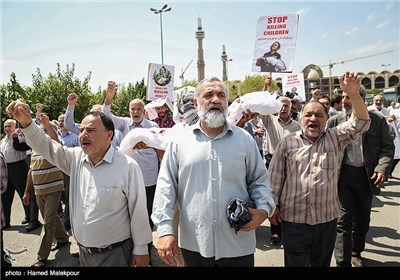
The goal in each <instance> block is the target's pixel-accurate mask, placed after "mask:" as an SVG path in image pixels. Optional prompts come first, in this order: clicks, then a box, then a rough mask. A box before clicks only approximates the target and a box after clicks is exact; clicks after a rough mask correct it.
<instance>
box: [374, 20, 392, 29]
mask: <svg viewBox="0 0 400 280" xmlns="http://www.w3.org/2000/svg"><path fill="white" fill-rule="evenodd" d="M388 23H389V20H385V21H384V22H382V23H380V24H378V25H377V26H376V29H381V28H382V27H385V26H386V25H388Z"/></svg>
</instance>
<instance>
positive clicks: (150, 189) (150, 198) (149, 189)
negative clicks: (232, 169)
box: [146, 185, 156, 231]
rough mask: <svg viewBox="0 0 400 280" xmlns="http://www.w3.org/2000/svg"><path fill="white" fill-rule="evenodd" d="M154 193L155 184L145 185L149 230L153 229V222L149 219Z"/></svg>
mask: <svg viewBox="0 0 400 280" xmlns="http://www.w3.org/2000/svg"><path fill="white" fill-rule="evenodd" d="M155 193H156V185H153V186H149V187H147V186H146V200H147V214H148V215H149V223H150V228H151V231H153V227H154V223H153V221H152V220H151V213H152V212H153V201H154V195H155Z"/></svg>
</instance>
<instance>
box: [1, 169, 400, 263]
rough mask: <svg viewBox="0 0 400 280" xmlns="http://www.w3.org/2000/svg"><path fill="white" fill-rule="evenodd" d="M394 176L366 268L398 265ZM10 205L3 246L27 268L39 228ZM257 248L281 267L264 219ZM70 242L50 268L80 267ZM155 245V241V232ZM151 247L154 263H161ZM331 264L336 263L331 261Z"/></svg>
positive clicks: (376, 219) (398, 189)
mask: <svg viewBox="0 0 400 280" xmlns="http://www.w3.org/2000/svg"><path fill="white" fill-rule="evenodd" d="M394 176H395V177H394V178H391V179H389V181H388V182H387V184H386V187H385V188H384V189H382V192H381V194H380V195H379V196H377V197H375V198H374V201H373V208H372V218H371V227H370V231H369V234H368V237H367V244H366V249H365V252H364V253H363V257H364V258H365V264H366V265H367V266H369V267H400V165H398V166H397V168H396V170H395V172H394ZM15 197H16V200H15V202H14V204H13V207H14V208H13V212H12V217H11V224H12V227H11V228H9V229H7V230H5V231H4V247H5V248H7V249H8V250H10V251H12V252H18V251H24V252H23V253H15V254H12V257H13V266H14V267H29V266H30V264H31V263H32V262H33V261H34V260H35V257H36V252H37V248H38V246H39V238H38V237H39V234H40V228H39V229H36V230H34V231H32V232H30V233H25V231H24V226H23V225H21V224H20V223H21V221H22V219H23V216H22V206H21V203H20V201H18V200H19V198H18V200H17V195H16V196H15ZM256 234H257V250H256V254H255V265H256V266H258V267H283V248H282V246H280V245H278V246H272V245H271V244H270V242H269V239H270V230H269V222H265V223H264V224H262V225H261V227H260V228H258V229H257V231H256ZM70 241H71V244H70V245H68V246H65V247H63V248H61V249H60V250H58V251H56V252H51V253H50V256H49V262H48V266H49V267H64V268H65V267H79V261H78V259H77V258H76V257H74V256H73V255H72V254H73V253H76V252H78V247H77V245H76V242H75V240H74V238H73V237H71V238H70ZM154 244H155V245H156V244H157V237H156V233H154ZM25 249H26V250H25ZM155 251H156V250H153V254H152V262H153V266H155V267H159V266H166V265H164V264H163V263H162V262H161V261H160V259H159V258H158V256H157V255H156V253H155ZM331 265H332V266H335V263H334V261H333V260H332V263H331Z"/></svg>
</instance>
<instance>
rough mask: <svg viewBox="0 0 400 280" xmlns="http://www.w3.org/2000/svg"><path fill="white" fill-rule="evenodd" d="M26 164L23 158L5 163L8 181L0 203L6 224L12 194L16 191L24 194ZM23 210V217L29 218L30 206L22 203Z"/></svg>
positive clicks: (12, 197)
mask: <svg viewBox="0 0 400 280" xmlns="http://www.w3.org/2000/svg"><path fill="white" fill-rule="evenodd" d="M28 170H29V168H28V165H27V164H26V161H25V160H20V161H17V162H13V163H7V173H8V183H7V190H6V191H5V192H4V193H2V195H1V203H2V204H3V211H4V217H5V222H6V225H9V224H10V220H11V206H12V203H13V201H14V194H15V191H17V193H18V196H19V197H20V198H21V203H22V197H23V196H24V191H25V186H26V177H27V175H28ZM22 205H23V207H24V212H25V219H27V220H28V221H29V220H30V207H29V206H26V205H24V204H23V203H22Z"/></svg>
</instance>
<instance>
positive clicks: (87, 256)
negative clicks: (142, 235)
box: [79, 238, 133, 267]
mask: <svg viewBox="0 0 400 280" xmlns="http://www.w3.org/2000/svg"><path fill="white" fill-rule="evenodd" d="M132 249H133V242H132V238H129V239H127V240H125V242H124V243H123V244H122V245H121V246H120V247H117V248H114V249H111V250H108V251H104V252H101V253H88V252H86V251H85V250H84V249H82V248H81V247H79V261H80V263H81V266H82V267H131V265H132Z"/></svg>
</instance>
